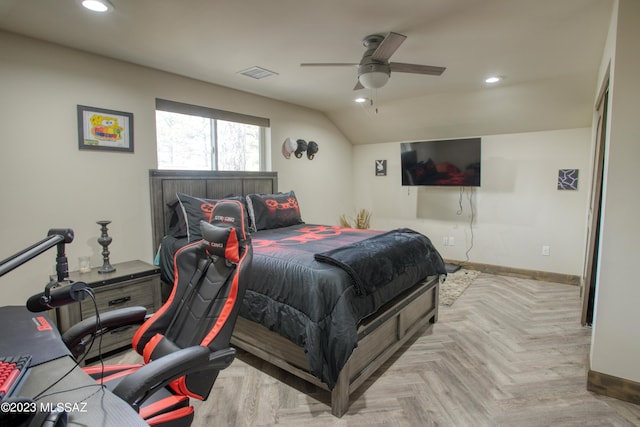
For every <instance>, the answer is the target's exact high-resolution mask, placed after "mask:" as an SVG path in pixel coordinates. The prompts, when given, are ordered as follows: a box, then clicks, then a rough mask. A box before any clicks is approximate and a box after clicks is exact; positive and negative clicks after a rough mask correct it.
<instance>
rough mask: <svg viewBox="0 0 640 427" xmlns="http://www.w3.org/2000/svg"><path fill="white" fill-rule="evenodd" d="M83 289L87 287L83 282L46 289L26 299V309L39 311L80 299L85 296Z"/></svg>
mask: <svg viewBox="0 0 640 427" xmlns="http://www.w3.org/2000/svg"><path fill="white" fill-rule="evenodd" d="M85 289H89V287H88V286H87V284H86V283H84V282H73V283H72V284H70V285H69V286H61V287H59V288H57V289H53V290H49V289H47V291H48V292H47V291H45V292H41V293H39V294H35V295H33V296H32V297H31V298H29V299H28V300H27V310H29V311H31V312H33V313H39V312H41V311H47V310H49V309H51V308H56V307H61V306H63V305H67V304H71V303H72V302H74V301H82V300H83V299H85V297H86V296H87V295H86V292H85Z"/></svg>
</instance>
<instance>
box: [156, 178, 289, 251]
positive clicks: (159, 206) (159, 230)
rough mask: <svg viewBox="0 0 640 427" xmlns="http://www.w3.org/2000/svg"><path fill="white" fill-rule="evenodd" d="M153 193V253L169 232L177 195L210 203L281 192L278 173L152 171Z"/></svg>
mask: <svg viewBox="0 0 640 427" xmlns="http://www.w3.org/2000/svg"><path fill="white" fill-rule="evenodd" d="M149 180H150V182H149V188H150V190H151V226H152V227H153V251H154V253H155V251H156V250H158V245H159V244H160V241H161V240H162V237H163V236H165V235H166V234H167V230H168V229H169V220H170V210H169V207H168V204H169V203H171V202H173V201H175V200H176V193H185V194H189V195H191V196H195V197H203V198H206V199H222V198H224V197H228V196H246V195H247V194H253V193H257V194H261V193H262V194H273V193H277V192H278V173H277V172H227V171H173V170H157V169H150V170H149Z"/></svg>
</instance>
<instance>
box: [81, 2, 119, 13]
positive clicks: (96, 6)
mask: <svg viewBox="0 0 640 427" xmlns="http://www.w3.org/2000/svg"><path fill="white" fill-rule="evenodd" d="M81 3H82V6H84V7H85V8H87V9H89V10H92V11H94V12H108V11H110V10H112V9H113V6H112V5H111V3H109V1H108V0H82V2H81Z"/></svg>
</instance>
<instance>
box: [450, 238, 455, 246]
mask: <svg viewBox="0 0 640 427" xmlns="http://www.w3.org/2000/svg"><path fill="white" fill-rule="evenodd" d="M455 245H456V239H455V237H453V236H449V246H455Z"/></svg>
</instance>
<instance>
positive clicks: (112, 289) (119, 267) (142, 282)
mask: <svg viewBox="0 0 640 427" xmlns="http://www.w3.org/2000/svg"><path fill="white" fill-rule="evenodd" d="M113 266H114V267H115V268H116V271H114V272H112V273H98V269H99V268H98V267H96V268H93V269H91V271H89V272H87V273H80V272H78V271H72V272H70V273H69V279H70V280H71V281H74V282H77V281H80V282H85V283H86V284H87V285H89V286H90V287H91V288H92V289H93V292H94V294H95V296H96V303H97V305H98V310H99V312H100V313H104V312H106V311H109V310H115V309H118V308H123V307H131V306H143V307H146V308H147V313H149V314H150V313H153V312H155V311H156V310H157V309H158V308H160V305H161V296H160V268H158V267H156V266H153V265H151V264H147V263H145V262H142V261H129V262H123V263H119V264H114V265H113ZM93 315H95V307H94V305H93V300H92V299H91V298H89V297H87V298H85V299H84V300H83V301H79V302H77V303H73V304H68V305H65V306H62V307H58V308H57V309H56V313H55V318H56V323H57V325H58V329H59V330H60V332H62V333H64V332H65V331H66V330H67V329H69V328H70V327H71V326H73V325H75V324H76V323H78V322H80V321H81V320H83V319H86V318H87V317H91V316H93ZM136 329H137V326H129V327H124V328H121V329H116V330H114V331H111V332H109V333H108V334H105V335H103V336H102V354H106V353H108V352H112V351H114V350H119V349H126V348H127V347H128V348H131V339H132V337H133V334H134V332H135V331H136ZM98 344H99V342H98V340H97V339H96V342H94V343H93V347H92V349H91V351H90V352H89V354H88V355H87V357H86V360H89V359H91V358H94V357H96V356H98V355H99V350H98Z"/></svg>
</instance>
